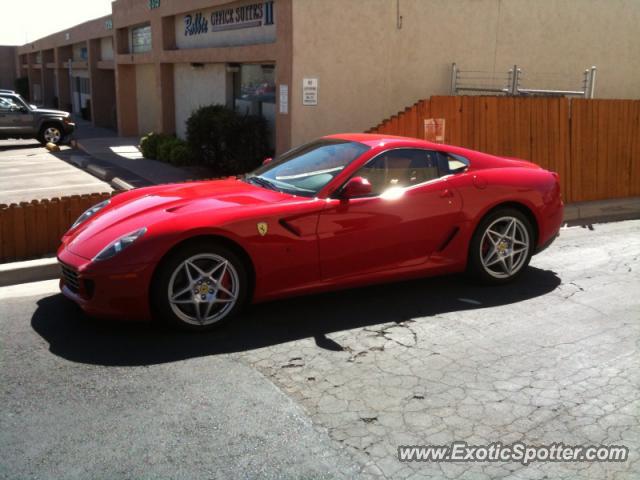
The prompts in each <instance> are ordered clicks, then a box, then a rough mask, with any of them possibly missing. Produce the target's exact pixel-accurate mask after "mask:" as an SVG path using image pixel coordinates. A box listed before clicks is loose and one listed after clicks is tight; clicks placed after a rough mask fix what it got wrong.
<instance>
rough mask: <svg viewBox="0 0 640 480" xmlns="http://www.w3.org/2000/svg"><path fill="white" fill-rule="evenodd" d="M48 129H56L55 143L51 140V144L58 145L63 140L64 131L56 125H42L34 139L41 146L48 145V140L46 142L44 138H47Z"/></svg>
mask: <svg viewBox="0 0 640 480" xmlns="http://www.w3.org/2000/svg"><path fill="white" fill-rule="evenodd" d="M50 129H56V130H57V131H58V134H59V135H58V139H57V140H55V141H53V140H51V143H55V144H56V145H60V144H61V143H62V140H63V139H64V130H63V129H62V127H61V126H60V125H59V124H57V123H45V124H44V125H42V127H40V131H39V132H38V136H37V137H36V139H37V140H38V141H39V142H40V143H41V144H43V145H46V144H47V143H49V141H50V140H47V139H46V138H45V137H46V136H47V131H48V130H50Z"/></svg>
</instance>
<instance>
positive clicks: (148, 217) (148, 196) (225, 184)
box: [64, 179, 291, 259]
mask: <svg viewBox="0 0 640 480" xmlns="http://www.w3.org/2000/svg"><path fill="white" fill-rule="evenodd" d="M289 198H291V196H290V195H287V194H283V193H280V192H276V191H273V190H267V189H264V188H261V187H257V186H254V185H250V184H248V183H245V182H242V181H240V180H236V179H228V180H216V181H209V182H193V183H183V184H172V185H163V186H160V187H150V188H141V189H138V190H133V191H130V192H126V193H123V194H120V195H116V196H115V197H113V199H112V201H111V204H110V205H109V206H108V207H107V208H105V209H104V210H103V211H101V212H99V213H98V214H96V216H95V217H93V218H91V219H89V220H88V221H87V222H86V223H84V224H82V225H80V226H79V227H78V228H77V230H74V231H71V232H69V234H68V236H67V237H65V239H64V243H65V245H66V247H67V248H68V249H69V250H70V251H71V252H73V253H74V254H76V255H80V256H81V257H84V258H87V259H91V258H93V257H95V256H96V255H97V254H98V253H99V252H100V250H102V249H103V248H104V247H106V246H107V245H108V244H110V243H111V242H113V241H115V240H117V239H118V238H120V237H122V236H123V235H126V234H128V233H130V232H133V231H135V230H137V229H139V228H142V227H146V228H147V229H148V231H147V233H146V234H145V237H149V236H152V235H153V234H154V227H155V226H157V225H160V224H163V223H164V222H166V221H167V220H169V221H170V222H171V225H175V229H176V230H177V229H179V228H182V227H179V225H185V223H188V224H189V226H190V227H194V228H197V227H201V226H215V225H218V224H219V223H221V222H223V221H225V220H226V219H230V218H234V216H235V215H236V214H237V212H238V211H240V210H241V211H243V212H245V213H246V212H247V211H250V209H257V208H260V207H262V206H268V205H271V204H273V203H278V202H282V201H285V200H287V199H289ZM205 222H206V225H205ZM201 223H202V224H201ZM163 233H166V231H164V232H163Z"/></svg>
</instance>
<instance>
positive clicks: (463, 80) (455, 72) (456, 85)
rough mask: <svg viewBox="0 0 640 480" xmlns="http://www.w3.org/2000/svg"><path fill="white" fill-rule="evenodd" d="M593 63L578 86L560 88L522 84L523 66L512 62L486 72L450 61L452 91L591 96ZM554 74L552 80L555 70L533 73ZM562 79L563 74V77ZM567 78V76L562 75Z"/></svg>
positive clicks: (546, 75)
mask: <svg viewBox="0 0 640 480" xmlns="http://www.w3.org/2000/svg"><path fill="white" fill-rule="evenodd" d="M596 73H597V69H596V67H595V66H594V67H591V68H587V69H586V70H585V71H584V73H583V80H582V84H581V89H580V90H568V89H567V90H561V89H546V88H525V87H523V86H522V79H523V77H525V75H524V74H523V71H522V69H520V68H519V67H518V65H514V66H513V68H511V69H510V70H509V71H508V72H507V73H506V74H504V73H495V72H486V71H481V70H460V69H459V68H458V66H457V65H456V64H455V63H453V64H452V65H451V95H459V94H460V93H461V92H471V93H488V94H501V95H511V96H516V95H543V96H576V97H584V98H593V97H594V94H595V88H596ZM549 76H552V77H555V81H558V80H557V79H558V78H559V77H561V76H560V75H558V74H538V75H535V74H534V75H532V76H531V78H532V79H534V78H536V77H549ZM562 78H563V79H564V77H562ZM564 80H566V79H564Z"/></svg>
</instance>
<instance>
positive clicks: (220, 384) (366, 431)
mask: <svg viewBox="0 0 640 480" xmlns="http://www.w3.org/2000/svg"><path fill="white" fill-rule="evenodd" d="M639 257H640V221H627V222H619V223H610V224H599V225H595V226H594V227H593V230H591V229H589V228H581V227H571V228H567V229H563V230H562V232H561V237H560V238H559V239H558V240H557V242H556V243H555V244H554V245H553V246H552V247H551V248H550V249H549V250H547V251H545V252H544V253H542V254H541V255H539V256H536V257H534V259H533V262H532V266H531V267H530V268H529V270H528V271H527V272H526V274H525V275H524V276H523V278H521V279H520V280H519V281H518V282H516V283H514V284H511V285H505V286H501V287H492V288H487V287H480V286H476V285H475V284H473V283H469V282H468V281H467V280H465V279H463V278H461V277H459V276H453V277H446V278H434V279H425V280H419V281H412V282H405V283H400V284H393V285H381V286H376V287H371V288H364V289H358V290H352V291H347V292H341V293H334V294H328V295H320V296H313V297H307V298H299V299H294V300H287V301H280V302H274V303H270V304H264V305H257V306H254V307H252V308H251V309H250V310H249V311H248V312H247V313H246V314H245V315H244V316H242V317H241V318H240V319H238V320H237V321H236V322H235V323H234V324H233V325H231V326H230V327H228V328H226V329H224V330H222V331H219V332H212V333H208V334H204V335H202V334H200V335H194V334H183V333H176V332H173V331H167V330H163V329H159V328H157V327H156V326H154V325H146V324H132V323H108V322H96V321H93V320H91V319H88V318H86V317H85V316H84V315H83V314H81V313H80V312H79V311H78V309H77V308H75V307H74V306H73V305H72V304H71V303H70V302H68V301H66V300H65V299H64V298H63V297H61V295H59V294H58V293H57V287H56V282H55V281H48V282H39V283H35V284H32V285H30V286H29V287H27V288H25V286H15V287H5V288H3V289H0V352H1V353H0V356H1V358H0V361H1V363H2V365H3V368H2V369H1V370H0V385H2V390H0V404H2V405H3V407H2V415H1V416H0V432H1V433H0V451H2V452H3V454H2V461H1V462H0V476H2V477H3V478H24V477H39V478H40V477H42V478H63V477H64V478H96V477H109V478H130V477H144V478H203V477H207V478H214V477H216V478H223V477H224V478H228V477H230V476H233V477H236V478H237V477H250V478H253V477H256V476H259V477H263V478H272V477H273V478H303V477H304V478H308V477H314V478H320V477H322V478H357V477H370V476H373V477H386V478H454V477H456V478H458V477H459V478H469V479H476V478H487V479H489V478H554V479H558V478H567V479H575V478H597V479H603V478H615V479H625V478H628V479H631V478H638V475H640V464H639V462H638V456H637V451H638V447H639V446H640V433H639V432H640V425H639V414H638V412H639V411H640V398H639V397H638V384H639V383H640V373H639V372H640V368H639V367H640V354H639V352H638V341H639V340H640V326H639V325H638V321H637V320H638V318H640V299H639V298H638V295H637V292H638V291H640V288H639V287H640V274H639V272H638V268H637V267H638V258H639ZM454 440H462V441H467V442H469V443H470V444H486V443H491V442H496V441H499V442H502V443H503V444H508V443H511V442H516V441H522V442H525V443H528V444H534V445H540V444H547V443H553V442H563V443H564V444H566V445H576V444H581V445H591V444H596V445H599V444H617V445H625V446H627V447H628V448H629V449H630V451H631V456H630V459H629V460H628V461H627V462H624V463H534V464H531V465H529V466H526V467H525V466H523V465H521V464H519V463H500V462H498V463H489V462H484V463H427V462H417V463H401V462H399V461H398V460H397V447H398V446H399V445H421V444H425V445H426V444H447V443H449V442H452V441H454ZM116 466H117V470H114V468H116Z"/></svg>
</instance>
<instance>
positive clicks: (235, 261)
mask: <svg viewBox="0 0 640 480" xmlns="http://www.w3.org/2000/svg"><path fill="white" fill-rule="evenodd" d="M247 291H248V289H247V273H246V269H245V267H244V265H243V263H242V262H241V261H240V259H239V258H238V257H237V256H236V255H235V253H234V252H233V251H231V250H230V249H228V248H226V247H224V246H221V245H216V244H213V243H208V242H198V243H195V244H190V245H187V246H185V247H183V248H181V249H180V250H178V251H177V252H175V253H174V254H172V255H171V256H170V257H169V258H167V259H166V260H165V261H164V262H163V264H162V265H161V266H160V269H159V271H158V274H157V275H156V278H155V280H154V282H153V285H152V289H151V302H152V305H151V306H152V310H153V312H154V314H155V316H157V317H159V318H160V319H161V320H163V321H165V322H166V323H169V324H172V325H174V326H178V327H181V328H183V329H188V330H209V329H212V328H215V327H218V326H220V325H222V324H223V323H224V322H226V321H228V320H229V319H230V318H231V317H233V315H235V314H236V313H237V312H238V311H239V310H240V308H241V307H242V306H243V304H244V302H245V299H246V297H247Z"/></svg>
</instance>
